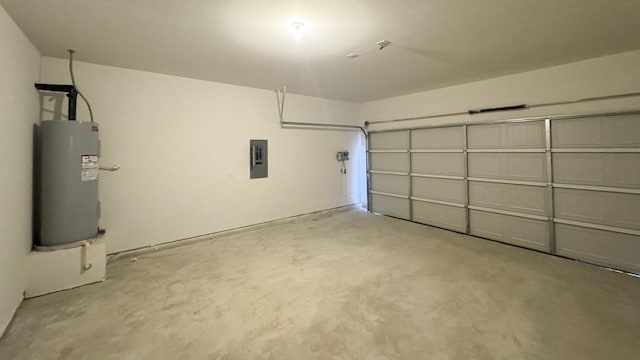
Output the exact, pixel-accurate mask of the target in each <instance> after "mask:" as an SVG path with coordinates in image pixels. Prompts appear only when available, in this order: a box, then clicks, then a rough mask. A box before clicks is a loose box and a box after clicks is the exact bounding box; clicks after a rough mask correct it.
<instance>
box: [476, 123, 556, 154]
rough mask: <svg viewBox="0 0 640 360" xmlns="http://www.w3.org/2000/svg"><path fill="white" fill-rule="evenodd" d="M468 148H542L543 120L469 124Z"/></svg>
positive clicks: (543, 141) (543, 142)
mask: <svg viewBox="0 0 640 360" xmlns="http://www.w3.org/2000/svg"><path fill="white" fill-rule="evenodd" d="M467 134H468V145H469V148H470V149H516V148H544V146H545V138H544V136H545V133H544V122H542V121H535V122H525V123H513V124H494V125H471V126H469V127H468V129H467Z"/></svg>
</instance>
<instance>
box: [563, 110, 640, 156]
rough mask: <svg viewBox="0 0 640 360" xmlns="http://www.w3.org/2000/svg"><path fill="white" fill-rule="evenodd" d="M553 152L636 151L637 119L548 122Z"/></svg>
mask: <svg viewBox="0 0 640 360" xmlns="http://www.w3.org/2000/svg"><path fill="white" fill-rule="evenodd" d="M551 134H552V141H553V147H555V148H580V147H583V148H584V147H640V115H626V116H610V117H597V118H587V119H571V120H559V121H554V122H552V132H551Z"/></svg>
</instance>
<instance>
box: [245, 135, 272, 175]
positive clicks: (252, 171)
mask: <svg viewBox="0 0 640 360" xmlns="http://www.w3.org/2000/svg"><path fill="white" fill-rule="evenodd" d="M267 150H268V149H267V140H250V141H249V178H250V179H260V178H266V177H268V175H269V162H268V157H267V155H268V151H267Z"/></svg>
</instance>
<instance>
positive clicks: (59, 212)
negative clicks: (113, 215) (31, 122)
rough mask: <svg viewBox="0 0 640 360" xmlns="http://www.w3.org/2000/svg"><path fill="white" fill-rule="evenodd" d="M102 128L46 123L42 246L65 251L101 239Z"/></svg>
mask: <svg viewBox="0 0 640 360" xmlns="http://www.w3.org/2000/svg"><path fill="white" fill-rule="evenodd" d="M98 131H99V127H98V124H97V123H94V122H78V121H62V120H59V121H55V120H53V121H44V122H42V124H41V126H40V141H41V142H40V145H41V155H40V164H41V165H40V206H39V213H40V221H39V238H40V245H42V246H54V245H63V244H68V243H72V242H76V241H80V240H85V239H89V238H92V237H94V236H96V235H97V233H98V219H99V217H100V202H99V201H98V171H99V167H98V157H99V156H100V141H99V139H98Z"/></svg>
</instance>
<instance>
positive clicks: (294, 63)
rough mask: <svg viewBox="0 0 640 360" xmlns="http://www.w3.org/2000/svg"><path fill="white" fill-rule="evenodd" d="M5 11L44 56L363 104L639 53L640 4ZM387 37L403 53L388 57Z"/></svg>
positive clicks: (582, 1) (377, 2)
mask: <svg viewBox="0 0 640 360" xmlns="http://www.w3.org/2000/svg"><path fill="white" fill-rule="evenodd" d="M0 4H2V6H3V7H4V8H5V9H6V10H7V12H8V13H9V14H11V16H12V17H13V18H14V19H15V21H16V22H17V23H18V25H19V26H20V27H21V28H22V29H23V30H24V31H25V33H26V34H27V36H29V38H30V39H31V40H32V41H33V43H34V44H35V45H36V46H37V47H38V49H40V51H41V52H42V53H43V55H48V56H54V57H66V56H67V55H66V52H65V49H67V48H74V49H75V50H76V51H77V56H76V58H77V59H78V60H80V61H87V62H92V63H97V64H105V65H113V66H120V67H125V68H131V69H139V70H146V71H153V72H158V73H165V74H173V75H179V76H185V77H190V78H197V79H204V80H212V81H218V82H223V83H230V84H237V85H245V86H251V87H257V88H264V89H275V88H276V87H278V86H280V85H282V84H288V85H289V90H290V91H291V92H294V93H299V94H305V95H312V96H320V97H325V98H331V99H340V100H346V101H355V102H364V101H370V100H376V99H381V98H387V97H392V96H397V95H403V94H408V93H412V92H417V91H421V90H428V89H434V88H440V87H444V86H449V85H454V84H461V83H465V82H470V81H474V80H480V79H486V78H491V77H496V76H500V75H505V74H511V73H517V72H522V71H527V70H532V69H537V68H543V67H547V66H552V65H557V64H563V63H568V62H572V61H576V60H582V59H587V58H593V57H598V56H602V55H607V54H614V53H619V52H624V51H629V50H635V49H638V48H640V0H387V1H383V0H315V1H310V0H309V1H293V0H289V1H287V0H268V1H267V0H262V1H260V0H173V1H170V0H55V1H52V0H0ZM298 18H301V19H303V20H304V22H305V24H306V28H307V31H306V33H305V34H304V37H303V38H302V39H301V40H296V39H295V38H294V37H293V34H292V32H291V31H290V29H289V27H288V24H289V23H290V22H291V21H292V20H293V19H298ZM382 39H387V40H390V41H392V42H393V44H392V45H391V46H390V47H388V48H386V49H384V50H382V51H378V50H377V49H376V46H375V43H376V42H377V41H379V40H382ZM350 52H357V53H360V54H361V56H360V57H359V58H356V59H347V58H346V57H345V55H346V54H347V53H350Z"/></svg>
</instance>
